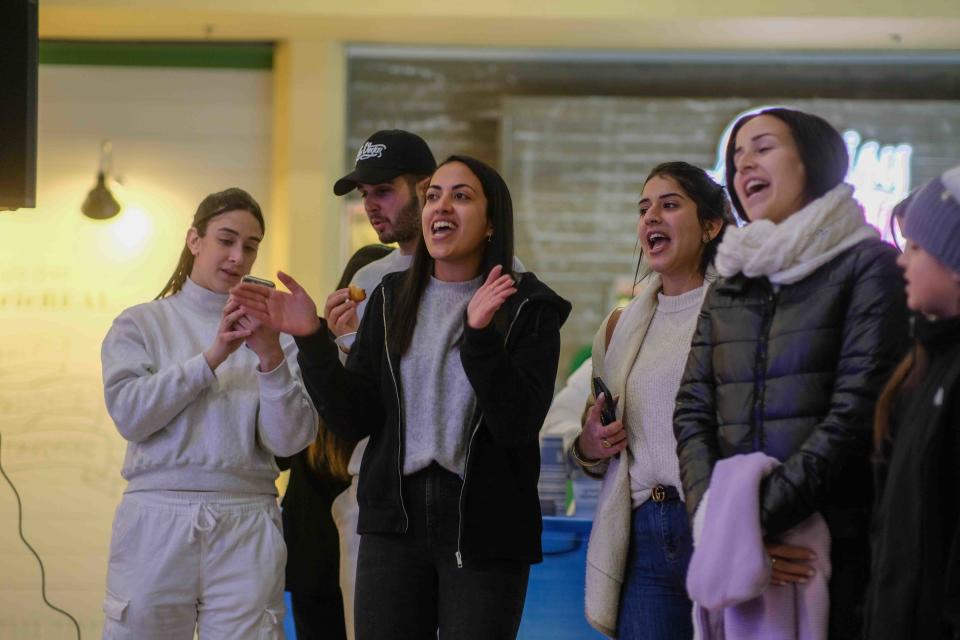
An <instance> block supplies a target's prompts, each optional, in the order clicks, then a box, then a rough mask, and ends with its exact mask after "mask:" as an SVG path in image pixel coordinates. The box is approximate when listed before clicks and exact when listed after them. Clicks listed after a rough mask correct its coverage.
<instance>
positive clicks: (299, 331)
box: [230, 271, 320, 336]
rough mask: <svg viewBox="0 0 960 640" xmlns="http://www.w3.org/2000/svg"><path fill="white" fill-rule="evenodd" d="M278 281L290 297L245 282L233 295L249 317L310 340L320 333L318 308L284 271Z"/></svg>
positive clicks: (278, 273) (234, 289) (235, 288)
mask: <svg viewBox="0 0 960 640" xmlns="http://www.w3.org/2000/svg"><path fill="white" fill-rule="evenodd" d="M277 278H279V280H280V282H282V283H283V284H284V285H285V286H286V287H287V289H289V290H290V293H286V292H284V291H278V290H276V289H271V288H269V287H263V286H260V285H257V284H252V283H249V282H241V283H240V284H238V285H237V286H235V287H234V288H233V289H231V290H230V293H231V294H232V295H233V297H234V299H235V300H236V301H237V302H239V303H240V308H241V309H242V310H243V313H245V314H246V315H248V316H250V317H252V318H255V319H257V320H259V321H260V322H261V323H263V324H264V325H266V326H267V327H269V328H271V329H273V330H274V331H280V332H282V333H289V334H290V335H292V336H306V335H310V334H312V333H316V332H317V331H318V330H319V329H320V320H319V318H317V305H316V304H315V303H314V301H313V299H312V298H311V297H310V295H309V294H308V293H307V292H306V291H305V290H304V288H303V287H301V286H300V285H299V284H298V283H297V281H296V280H294V279H293V278H292V277H290V276H288V275H287V274H285V273H284V272H282V271H278V272H277Z"/></svg>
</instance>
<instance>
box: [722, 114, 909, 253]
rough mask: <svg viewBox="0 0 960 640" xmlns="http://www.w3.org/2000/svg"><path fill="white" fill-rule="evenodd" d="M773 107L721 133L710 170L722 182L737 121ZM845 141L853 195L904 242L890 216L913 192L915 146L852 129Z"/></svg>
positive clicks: (890, 235) (889, 235)
mask: <svg viewBox="0 0 960 640" xmlns="http://www.w3.org/2000/svg"><path fill="white" fill-rule="evenodd" d="M771 108H774V107H773V105H765V106H762V107H756V108H753V109H749V110H747V111H744V112H742V113H739V114H737V116H736V117H734V118H733V119H732V120H731V121H730V123H729V124H728V125H727V127H726V128H725V129H724V130H723V135H721V136H720V142H719V143H718V145H717V160H716V164H715V165H714V167H713V169H712V170H711V171H710V172H709V173H710V175H711V176H712V177H713V179H714V180H716V181H717V182H720V183H721V184H723V183H724V182H725V172H724V154H725V152H726V148H727V140H728V139H729V138H730V131H731V130H732V129H733V125H734V124H736V122H737V120H739V119H740V118H741V117H743V116H745V115H748V114H751V113H757V112H759V111H763V110H765V109H771ZM843 141H844V143H846V145H847V155H848V156H849V157H850V167H849V169H848V170H847V175H846V177H845V178H844V180H845V181H846V182H848V183H850V184H851V185H852V186H853V188H854V192H853V195H854V197H855V198H856V199H857V201H858V202H859V203H860V204H861V206H862V207H863V213H864V216H865V217H866V219H867V222H869V223H870V224H871V225H873V226H874V227H876V228H877V229H878V230H879V231H880V234H881V236H882V237H883V239H884V240H886V241H887V242H891V243H898V242H900V241H901V240H902V238H901V237H900V235H899V230H896V231H895V230H893V229H892V228H891V224H890V216H891V212H892V210H893V207H894V205H896V204H897V203H898V202H900V201H901V200H903V199H904V198H905V197H907V194H908V193H909V192H910V160H911V158H912V157H913V147H911V146H910V145H909V144H905V143H900V144H896V145H882V144H880V143H879V142H877V141H876V140H866V141H864V140H863V138H862V136H861V135H860V133H859V132H857V131H854V130H852V129H849V130H847V131H844V132H843ZM894 234H896V236H894Z"/></svg>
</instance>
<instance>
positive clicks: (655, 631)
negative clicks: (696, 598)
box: [617, 499, 693, 640]
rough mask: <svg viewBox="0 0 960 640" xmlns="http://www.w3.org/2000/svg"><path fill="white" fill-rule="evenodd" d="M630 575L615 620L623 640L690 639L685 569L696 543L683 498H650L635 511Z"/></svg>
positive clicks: (629, 566) (689, 615) (628, 568)
mask: <svg viewBox="0 0 960 640" xmlns="http://www.w3.org/2000/svg"><path fill="white" fill-rule="evenodd" d="M632 520H633V522H632V524H631V527H630V552H629V554H628V556H627V572H626V576H625V579H624V583H623V589H622V591H621V592H620V613H619V618H618V620H617V628H618V637H619V638H620V640H689V639H690V638H692V637H693V621H692V618H691V615H692V614H691V611H692V607H693V605H692V604H691V603H690V598H688V597H687V588H686V580H687V566H688V565H689V564H690V555H691V554H692V553H693V539H692V537H691V533H690V522H689V520H688V519H687V511H686V509H685V508H684V506H683V502H681V501H680V500H677V499H674V500H668V501H666V502H654V501H653V500H647V501H646V502H644V503H643V504H642V505H640V506H639V507H637V508H636V509H634V510H633V518H632Z"/></svg>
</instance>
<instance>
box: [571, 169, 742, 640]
mask: <svg viewBox="0 0 960 640" xmlns="http://www.w3.org/2000/svg"><path fill="white" fill-rule="evenodd" d="M729 222H732V215H731V213H730V201H729V200H728V199H727V195H726V193H725V191H724V189H723V187H722V186H720V185H719V184H717V183H716V182H714V181H713V180H712V179H711V178H710V176H708V175H707V173H706V172H705V171H704V170H703V169H700V168H698V167H694V166H692V165H689V164H687V163H685V162H667V163H664V164H661V165H658V166H657V167H655V168H654V169H653V171H651V172H650V175H649V176H647V179H646V180H645V181H644V183H643V192H642V193H641V195H640V203H639V218H638V221H637V237H638V242H639V245H640V248H641V255H642V257H643V261H642V264H643V265H644V266H645V268H646V270H648V273H647V274H646V277H645V278H644V280H645V282H643V283H642V286H643V289H642V290H641V292H640V293H639V294H638V295H637V296H636V297H635V298H634V299H633V300H632V301H631V302H630V304H628V305H627V306H626V308H624V309H617V310H615V311H614V312H613V313H612V314H611V315H610V316H609V317H608V318H607V319H606V320H605V321H604V322H603V324H602V325H601V326H600V330H599V331H598V332H597V336H596V339H595V340H594V344H593V375H594V376H600V377H601V378H602V379H603V380H604V382H605V384H606V385H607V386H608V388H609V389H610V391H611V393H612V394H614V395H615V396H617V397H618V398H619V401H618V402H617V403H616V404H617V408H616V415H617V419H616V420H614V421H613V422H610V423H608V424H606V425H604V424H603V423H602V422H603V421H602V420H601V412H600V405H601V404H603V403H606V402H609V401H611V400H612V398H610V399H608V398H604V397H603V394H602V393H601V394H600V397H598V398H594V401H595V402H594V404H593V406H592V407H591V408H590V410H589V412H588V413H587V415H586V419H585V421H584V424H583V430H582V432H581V433H580V435H579V436H578V437H577V439H576V440H574V442H573V445H572V451H573V454H574V457H575V458H576V460H577V461H578V462H579V463H580V465H581V466H582V467H583V469H584V471H585V472H586V473H588V474H590V475H592V476H595V477H601V478H603V489H601V492H600V495H601V498H600V501H599V504H598V506H597V514H596V516H595V517H594V524H593V529H592V530H591V533H590V546H589V549H588V552H587V579H586V592H587V593H586V615H587V620H588V621H589V622H590V623H591V624H592V625H593V626H594V627H596V628H597V629H599V630H600V631H602V632H603V633H604V634H606V635H607V636H610V637H615V638H621V639H640V638H659V639H660V640H668V639H676V640H684V639H689V638H692V637H693V626H692V617H691V603H690V598H689V597H688V596H687V593H686V587H685V580H686V573H687V565H688V563H689V562H690V554H691V551H692V543H693V541H692V536H691V532H690V524H689V522H688V520H687V514H686V511H685V510H684V506H683V493H682V487H680V476H679V472H678V470H677V455H676V448H677V443H676V440H675V439H674V437H673V401H674V398H675V397H676V395H677V387H678V386H679V385H680V376H681V375H682V374H683V366H684V364H685V363H686V359H687V353H688V351H689V348H690V339H691V337H692V336H693V330H694V328H695V327H696V324H697V316H698V314H699V312H700V305H701V304H702V302H703V298H704V295H705V294H706V292H707V289H708V288H709V286H710V284H711V282H712V281H713V280H714V279H715V277H716V273H715V272H714V271H713V270H712V261H713V256H714V255H715V253H716V250H717V245H718V244H720V239H721V238H722V237H723V232H724V229H725V228H726V225H727V224H728V223H729ZM638 271H639V269H638ZM708 271H709V274H708ZM608 337H609V338H608Z"/></svg>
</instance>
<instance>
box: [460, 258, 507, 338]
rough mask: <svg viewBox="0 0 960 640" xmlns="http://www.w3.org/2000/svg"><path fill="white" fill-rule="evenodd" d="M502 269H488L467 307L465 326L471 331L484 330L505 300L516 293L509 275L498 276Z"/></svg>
mask: <svg viewBox="0 0 960 640" xmlns="http://www.w3.org/2000/svg"><path fill="white" fill-rule="evenodd" d="M502 272H503V267H501V266H500V265H496V266H495V267H493V269H490V273H489V275H487V281H486V282H484V283H483V285H482V286H481V287H480V288H479V289H477V292H476V293H474V294H473V297H472V298H470V304H468V305H467V324H468V325H469V326H470V328H471V329H484V328H486V327H487V325H489V324H490V321H491V320H493V314H495V313H496V312H497V309H499V308H500V307H501V306H503V303H504V302H506V300H507V298H509V297H510V296H512V295H513V294H515V293H516V292H517V288H516V286H515V285H514V281H513V278H512V277H511V276H510V275H500V274H501V273H502Z"/></svg>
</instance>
